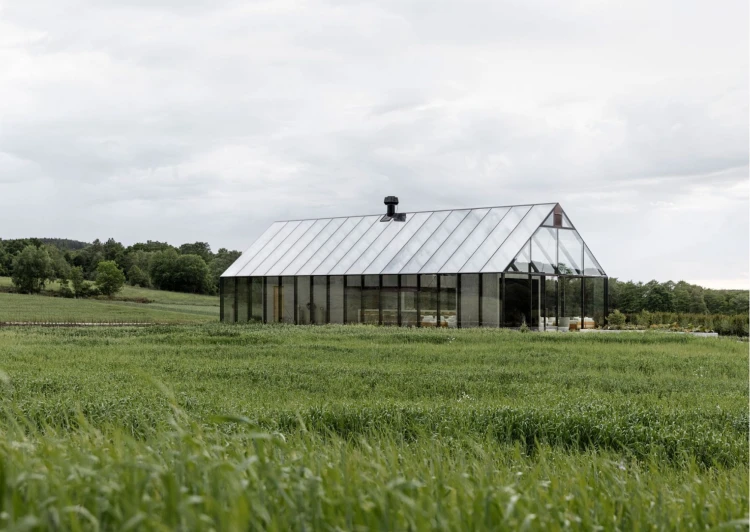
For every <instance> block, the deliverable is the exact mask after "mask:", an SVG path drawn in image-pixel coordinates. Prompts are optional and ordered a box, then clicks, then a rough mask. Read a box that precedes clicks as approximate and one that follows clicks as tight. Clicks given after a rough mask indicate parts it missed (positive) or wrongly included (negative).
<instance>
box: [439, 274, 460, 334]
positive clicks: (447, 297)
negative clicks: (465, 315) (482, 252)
mask: <svg viewBox="0 0 750 532" xmlns="http://www.w3.org/2000/svg"><path fill="white" fill-rule="evenodd" d="M457 279H458V276H457V275H456V274H442V275H440V300H439V302H438V305H439V306H438V308H439V310H440V323H439V325H440V327H449V328H455V327H458V290H457Z"/></svg>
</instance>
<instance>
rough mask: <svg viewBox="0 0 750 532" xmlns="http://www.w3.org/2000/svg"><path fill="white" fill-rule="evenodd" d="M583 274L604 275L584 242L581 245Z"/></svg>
mask: <svg viewBox="0 0 750 532" xmlns="http://www.w3.org/2000/svg"><path fill="white" fill-rule="evenodd" d="M583 274H584V275H595V276H599V275H606V273H604V270H603V269H602V267H601V266H599V263H598V262H597V260H596V259H595V258H594V255H593V254H592V253H591V250H590V249H589V247H588V246H587V245H586V244H584V245H583Z"/></svg>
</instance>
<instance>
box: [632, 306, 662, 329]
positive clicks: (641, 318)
mask: <svg viewBox="0 0 750 532" xmlns="http://www.w3.org/2000/svg"><path fill="white" fill-rule="evenodd" d="M656 321H657V320H652V319H651V313H650V312H649V311H648V310H644V311H642V312H641V313H640V314H638V316H637V317H636V323H637V324H638V326H639V327H648V326H649V325H651V324H652V323H654V324H655V323H656ZM658 321H660V320H658Z"/></svg>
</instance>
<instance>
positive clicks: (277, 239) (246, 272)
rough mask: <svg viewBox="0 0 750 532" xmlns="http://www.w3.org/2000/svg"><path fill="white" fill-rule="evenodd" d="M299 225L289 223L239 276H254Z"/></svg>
mask: <svg viewBox="0 0 750 532" xmlns="http://www.w3.org/2000/svg"><path fill="white" fill-rule="evenodd" d="M298 225H299V222H298V221H295V222H287V223H286V224H285V225H284V227H282V228H281V229H280V230H279V231H278V232H277V233H276V234H275V235H274V236H273V238H271V239H269V241H268V243H267V244H266V245H265V246H263V247H262V248H261V249H259V250H258V251H257V253H255V254H254V255H253V256H252V257H250V260H249V261H247V264H245V265H244V266H243V267H242V269H240V271H239V272H238V275H252V273H253V270H255V268H257V267H258V265H259V264H260V263H262V262H263V261H264V260H266V259H267V258H268V256H269V255H270V254H271V253H273V252H274V250H275V249H276V248H278V247H279V246H280V245H281V244H282V243H283V242H284V240H286V238H287V237H288V236H289V235H290V234H291V233H292V231H294V230H295V229H296V228H297V226H298Z"/></svg>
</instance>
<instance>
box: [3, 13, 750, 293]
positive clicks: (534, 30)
mask: <svg viewBox="0 0 750 532" xmlns="http://www.w3.org/2000/svg"><path fill="white" fill-rule="evenodd" d="M748 112H749V111H748V3H747V1H746V0H738V1H721V0H719V1H713V2H707V1H690V0H688V1H685V0H680V1H674V2H662V1H658V0H657V1H655V0H644V1H640V0H621V1H613V2H607V1H593V0H579V1H572V2H561V1H559V0H556V1H530V0H516V1H510V2H508V1H499V0H487V1H480V0H461V1H457V0H451V1H447V0H392V1H391V0H387V1H386V0H384V1H379V2H371V3H370V2H347V1H339V2H336V1H332V2H315V1H308V2H305V1H300V2H295V1H287V0H281V1H269V2H251V1H246V0H243V1H237V2H233V1H229V2H224V1H220V0H205V1H204V0H179V1H178V0H174V1H171V0H137V1H133V2H116V1H111V0H96V1H94V0H92V1H83V0H68V1H65V2H60V1H53V0H50V1H48V2H43V1H36V0H13V1H3V0H0V237H2V238H17V237H26V236H40V237H41V236H44V237H64V238H75V239H80V240H85V241H92V240H93V239H95V238H101V239H106V238H108V237H114V238H115V239H117V240H119V241H122V242H124V243H125V244H131V243H133V242H137V241H145V240H147V239H151V240H166V241H168V242H170V243H173V244H180V243H183V242H193V241H207V242H209V243H210V244H211V247H212V248H213V249H214V250H217V249H218V248H220V247H228V248H232V249H241V250H244V249H246V248H247V247H248V246H249V245H250V244H251V243H252V241H253V240H254V239H255V238H256V237H257V236H258V235H259V234H260V233H261V232H262V231H263V230H264V229H265V227H266V226H267V225H268V224H269V223H270V222H271V221H273V220H277V219H286V218H304V217H323V216H329V215H330V216H342V215H350V214H363V213H367V214H370V213H379V212H381V211H383V210H384V206H383V204H382V201H383V197H384V196H386V195H390V194H392V195H397V196H398V197H399V198H400V200H401V205H400V210H402V211H410V210H430V209H444V208H453V207H471V206H489V205H509V204H517V203H535V202H555V201H559V202H560V203H561V204H562V205H563V208H564V209H565V210H566V212H567V213H568V214H569V216H570V218H571V220H572V221H573V223H574V224H575V225H576V226H577V227H578V229H579V230H580V231H581V234H582V236H583V238H584V239H585V240H586V241H587V243H588V244H589V247H590V248H591V249H592V251H593V253H594V254H595V255H596V256H597V258H598V259H599V261H600V262H601V263H602V266H603V267H604V268H605V269H606V270H607V273H608V274H609V275H610V276H616V277H619V278H621V279H634V280H642V281H648V280H650V279H652V278H656V279H658V280H660V281H665V280H667V279H673V280H675V281H677V280H679V279H685V280H689V281H694V282H699V283H700V284H703V285H707V286H715V287H747V285H748V241H749V239H750V236H749V232H748V226H749V219H748V210H749V204H748V203H749V202H748V154H749V149H748V145H749V139H748Z"/></svg>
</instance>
